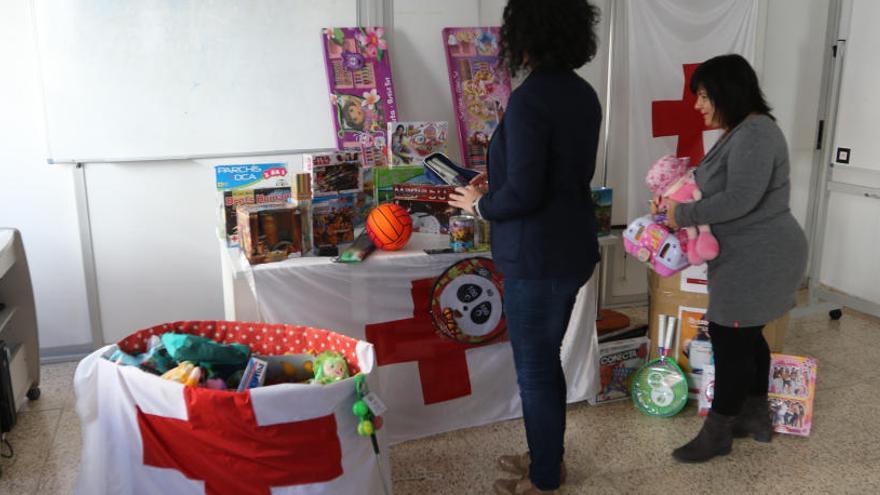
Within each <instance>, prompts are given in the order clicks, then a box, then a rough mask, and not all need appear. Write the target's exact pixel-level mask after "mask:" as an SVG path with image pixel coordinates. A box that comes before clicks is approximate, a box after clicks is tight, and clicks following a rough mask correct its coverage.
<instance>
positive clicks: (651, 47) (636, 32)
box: [609, 0, 759, 221]
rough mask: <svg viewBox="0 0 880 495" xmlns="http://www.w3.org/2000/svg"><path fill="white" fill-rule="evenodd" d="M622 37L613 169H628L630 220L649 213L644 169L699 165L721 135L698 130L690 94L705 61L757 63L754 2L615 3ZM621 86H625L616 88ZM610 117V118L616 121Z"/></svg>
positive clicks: (667, 0)
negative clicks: (621, 121) (661, 163)
mask: <svg viewBox="0 0 880 495" xmlns="http://www.w3.org/2000/svg"><path fill="white" fill-rule="evenodd" d="M618 3H619V4H621V6H620V8H622V9H623V10H624V13H625V15H623V16H619V18H620V19H621V22H624V23H625V28H624V29H622V30H621V31H623V32H625V33H627V34H626V46H627V49H626V53H625V56H624V57H623V58H624V59H626V63H625V65H626V67H627V71H626V73H627V76H626V77H627V80H628V88H629V89H628V92H626V94H623V95H618V96H615V98H614V103H613V104H614V105H620V106H623V107H626V113H625V114H624V115H626V118H625V120H626V121H627V122H626V125H625V127H624V128H621V127H620V126H619V125H616V126H615V129H616V130H617V131H618V132H621V131H623V132H625V134H626V138H625V139H620V138H619V137H613V138H612V148H611V150H610V151H609V158H610V160H611V163H619V164H621V165H622V164H623V163H624V162H628V167H627V170H628V176H627V182H626V186H627V187H626V191H625V192H624V194H622V195H621V196H623V197H625V198H626V214H627V220H628V221H629V220H632V219H634V218H636V217H639V216H641V215H644V214H645V213H647V211H648V210H647V208H648V207H647V203H648V200H649V199H650V196H651V194H650V192H649V191H648V188H647V186H646V185H645V175H646V174H647V172H648V168H649V167H650V166H651V164H652V163H654V162H655V161H656V160H657V159H659V158H660V157H662V156H663V155H666V154H675V155H676V156H680V157H684V156H687V157H690V159H691V164H693V165H696V164H698V163H699V161H700V159H701V158H702V157H703V155H704V154H705V152H706V151H708V150H709V149H710V148H711V146H712V145H713V144H714V143H715V141H716V140H717V139H718V137H719V135H720V132H719V131H717V130H709V129H707V128H706V127H705V126H704V125H703V119H702V116H701V115H700V114H699V113H698V112H697V111H696V110H694V102H695V100H696V98H695V97H694V96H693V95H692V94H691V92H690V89H689V88H688V83H689V81H690V76H691V74H693V72H694V70H696V68H697V66H699V64H700V63H701V62H703V61H704V60H707V59H709V58H712V57H714V56H716V55H723V54H726V53H739V54H740V55H742V56H744V57H745V58H746V59H748V60H754V55H755V50H756V36H757V29H758V18H759V1H758V0H664V1H649V2H618ZM620 87H623V85H620ZM619 111H620V109H619V107H618V110H615V115H619Z"/></svg>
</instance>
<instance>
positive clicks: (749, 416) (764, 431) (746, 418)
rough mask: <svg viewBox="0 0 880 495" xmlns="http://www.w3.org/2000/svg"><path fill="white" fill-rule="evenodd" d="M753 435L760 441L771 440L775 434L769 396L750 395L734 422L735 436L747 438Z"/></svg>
mask: <svg viewBox="0 0 880 495" xmlns="http://www.w3.org/2000/svg"><path fill="white" fill-rule="evenodd" d="M749 435H751V436H752V438H754V439H755V440H757V441H759V442H765V443H767V442H770V439H771V438H772V436H773V422H772V421H771V419H770V404H769V403H768V402H767V396H763V397H761V396H749V397H748V398H747V399H746V402H745V404H744V405H743V409H742V412H741V413H739V415H738V416H737V417H736V419H735V420H734V422H733V437H734V438H745V437H747V436H749Z"/></svg>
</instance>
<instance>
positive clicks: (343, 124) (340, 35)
mask: <svg viewBox="0 0 880 495" xmlns="http://www.w3.org/2000/svg"><path fill="white" fill-rule="evenodd" d="M321 40H322V43H323V46H324V62H325V66H326V70H327V80H328V82H329V86H330V108H331V112H332V114H333V123H334V126H335V128H336V147H337V148H338V149H342V148H358V149H360V150H361V151H362V153H363V162H364V165H365V166H366V167H373V166H384V165H387V164H388V163H387V161H388V160H387V156H386V153H385V150H386V147H387V143H386V136H385V133H386V130H387V125H388V122H394V121H397V103H396V98H395V95H394V83H393V82H392V79H391V58H390V56H389V54H388V42H387V41H386V39H385V30H384V29H383V28H381V27H357V28H338V27H334V28H326V29H324V30H323V33H322V36H321Z"/></svg>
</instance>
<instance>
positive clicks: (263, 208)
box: [236, 203, 306, 265]
mask: <svg viewBox="0 0 880 495" xmlns="http://www.w3.org/2000/svg"><path fill="white" fill-rule="evenodd" d="M236 216H237V218H238V232H239V240H240V242H241V250H242V251H243V252H244V255H245V256H246V257H247V259H248V261H249V262H250V263H251V264H252V265H256V264H260V263H269V262H272V261H281V260H285V259H287V258H295V257H299V256H302V255H303V222H304V221H306V220H305V218H306V217H305V216H304V215H303V214H302V211H301V210H300V209H299V208H298V207H296V206H295V205H292V204H290V203H279V204H262V205H241V206H239V207H238V209H237V210H236Z"/></svg>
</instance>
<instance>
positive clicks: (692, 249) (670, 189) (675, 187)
mask: <svg viewBox="0 0 880 495" xmlns="http://www.w3.org/2000/svg"><path fill="white" fill-rule="evenodd" d="M689 162H690V159H689V158H676V157H674V156H672V155H666V156H664V157H663V158H661V159H659V160H657V162H656V163H654V165H651V169H650V170H648V176H647V177H646V178H645V182H647V183H648V188H649V189H650V190H651V192H653V193H654V196H655V197H654V199H655V202H656V204H657V207H658V208H660V209H661V211H662V210H665V207H664V202H663V200H664V199H665V198H670V199H672V200H674V201H676V202H679V203H690V202H692V201H699V200H700V199H701V198H702V197H703V194H702V193H701V192H700V189H699V188H697V183H696V182H695V181H694V173H693V171H692V170H690V169H688V163H689ZM685 230H686V232H687V236H688V243H687V256H688V262H689V263H690V264H692V265H699V264H701V263H703V262H704V261H709V260H713V259H715V258H717V257H718V249H719V248H718V240H717V239H715V236H714V235H712V231H711V230H709V226H708V225H698V226H696V227H686V228H685Z"/></svg>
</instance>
